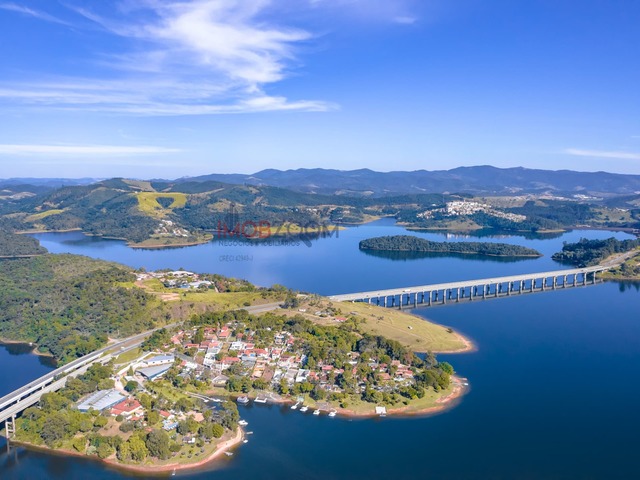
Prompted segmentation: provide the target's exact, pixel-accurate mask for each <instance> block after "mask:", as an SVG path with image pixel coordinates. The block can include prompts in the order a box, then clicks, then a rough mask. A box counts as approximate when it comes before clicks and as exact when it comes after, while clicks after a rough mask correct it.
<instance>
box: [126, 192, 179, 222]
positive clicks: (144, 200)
mask: <svg viewBox="0 0 640 480" xmlns="http://www.w3.org/2000/svg"><path fill="white" fill-rule="evenodd" d="M135 196H136V198H137V199H138V208H139V209H140V211H141V212H143V213H146V214H148V215H152V216H154V217H163V216H164V215H166V213H167V212H170V211H171V210H173V209H174V208H183V207H184V206H185V205H186V203H187V194H186V193H156V192H138V193H136V194H135ZM159 198H171V199H173V203H172V204H171V205H169V206H168V207H167V208H164V207H163V206H162V205H160V204H159V203H158V199H159Z"/></svg>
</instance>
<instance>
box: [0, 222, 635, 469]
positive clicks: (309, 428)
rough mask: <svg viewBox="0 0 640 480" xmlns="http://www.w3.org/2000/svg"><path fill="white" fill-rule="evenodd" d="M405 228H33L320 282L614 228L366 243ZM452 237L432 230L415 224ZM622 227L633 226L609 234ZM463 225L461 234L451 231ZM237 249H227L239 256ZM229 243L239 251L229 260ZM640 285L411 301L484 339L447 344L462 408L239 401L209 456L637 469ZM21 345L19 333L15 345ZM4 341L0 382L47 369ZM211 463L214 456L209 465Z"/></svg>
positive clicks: (160, 260)
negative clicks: (370, 409)
mask: <svg viewBox="0 0 640 480" xmlns="http://www.w3.org/2000/svg"><path fill="white" fill-rule="evenodd" d="M403 233H407V232H406V231H405V230H404V229H403V228H401V227H397V226H394V225H393V223H392V222H390V221H388V220H382V221H380V222H374V223H372V224H368V225H364V226H361V227H357V228H349V229H347V230H343V231H340V232H339V236H338V237H337V238H336V236H335V235H334V236H333V237H329V238H323V239H317V240H314V241H312V242H311V246H307V245H306V244H304V243H302V244H300V245H298V246H276V245H272V246H268V245H264V246H248V245H241V246H234V245H224V244H223V243H222V241H214V242H212V243H210V244H205V245H200V246H196V247H188V248H181V249H171V250H134V249H130V248H128V247H126V246H125V245H124V244H123V243H122V242H119V241H112V240H101V239H96V238H90V237H85V236H84V235H82V234H79V233H64V234H40V235H37V237H38V238H39V239H40V240H41V242H42V244H43V245H44V246H45V247H47V248H48V249H49V251H51V252H54V253H61V252H70V253H77V254H83V255H88V256H91V257H96V258H103V259H107V260H113V261H118V262H121V263H125V264H127V265H130V266H132V267H134V268H139V267H145V268H146V269H148V270H154V269H159V268H171V269H177V268H181V267H182V268H185V269H187V270H192V271H197V272H211V273H221V274H224V275H229V276H234V277H240V278H246V279H247V280H250V281H252V282H254V283H257V284H259V285H271V284H273V283H280V284H283V285H286V286H288V287H291V288H296V289H299V290H303V291H312V292H317V293H322V294H334V293H348V292H351V291H363V290H373V289H380V288H392V287H403V286H412V285H419V284H427V283H438V282H445V281H454V280H464V279H470V278H485V277H490V276H495V275H498V274H502V275H510V274H518V273H526V272H535V271H547V270H554V269H559V268H563V267H562V266H561V265H559V264H558V263H556V262H554V261H553V260H551V258H550V256H551V254H552V253H554V252H556V251H558V250H560V249H561V248H562V242H563V241H567V242H573V241H576V240H578V239H579V238H581V237H587V238H607V237H610V236H612V234H611V233H610V232H602V231H573V232H569V233H565V234H563V235H560V236H556V237H555V238H531V239H526V238H522V237H515V236H513V237H504V238H491V237H484V238H481V239H473V238H455V240H467V241H474V240H476V241H500V242H505V243H517V244H520V245H524V246H527V247H530V248H535V249H536V250H539V251H540V252H541V253H543V254H544V256H543V257H541V258H535V259H527V260H519V261H511V262H509V261H504V260H500V259H492V260H486V259H480V258H474V257H433V256H431V257H423V258H410V257H406V258H398V257H396V258H385V257H379V256H372V255H368V254H366V253H363V252H360V251H359V250H358V242H359V240H361V239H364V238H369V237H373V236H379V235H396V234H403ZM419 235H420V236H422V237H424V238H428V239H430V240H438V241H442V240H445V239H446V237H444V236H442V235H439V234H433V233H429V234H419ZM615 236H616V237H617V238H620V239H622V238H631V237H630V236H629V235H626V234H615ZM452 240H454V239H452ZM230 258H233V260H230ZM236 258H237V259H238V260H236ZM639 290H640V286H639V285H638V284H632V283H603V284H598V285H595V286H588V287H581V288H575V289H566V290H557V291H548V292H545V293H540V294H535V295H523V296H517V295H516V296H512V297H509V298H502V299H498V300H488V301H474V302H470V303H461V304H457V305H451V306H447V307H442V308H431V309H430V308H419V309H416V310H414V313H416V314H418V315H421V316H423V317H425V318H429V319H432V320H434V321H436V322H438V323H442V324H444V325H448V326H451V327H453V328H454V329H456V330H459V331H460V332H461V333H463V334H465V335H466V336H468V337H469V338H470V339H471V340H473V341H474V343H475V344H476V345H477V347H478V349H477V351H475V352H472V353H467V354H459V355H440V356H439V358H440V359H442V360H447V361H449V362H451V363H452V364H453V366H454V368H455V369H456V371H457V372H458V374H459V375H461V376H464V377H467V378H468V379H469V382H470V384H471V386H470V389H469V391H468V393H467V395H466V396H464V397H463V398H462V399H461V401H460V402H459V404H458V405H456V406H455V407H454V408H452V409H450V410H448V411H446V412H444V413H442V414H439V415H435V416H430V417H422V418H393V417H386V418H383V419H375V420H351V419H343V418H340V417H336V418H328V417H325V416H321V417H315V416H312V415H310V414H303V413H300V412H299V411H291V410H290V409H288V408H281V407H279V406H262V405H250V406H248V407H240V411H241V416H242V417H243V418H244V419H245V420H247V421H248V422H249V425H248V426H247V427H246V430H248V431H253V432H254V434H253V435H250V436H248V437H247V438H248V439H249V443H247V444H243V445H241V446H240V447H239V448H238V449H237V450H236V451H235V455H233V456H232V457H224V458H223V459H222V460H221V461H220V462H218V463H216V464H214V465H213V466H210V467H208V468H206V469H204V470H201V471H195V472H191V473H188V474H179V476H184V477H188V478H202V479H204V478H217V479H234V480H236V479H239V478H242V479H244V478H260V479H282V478H304V479H329V478H368V479H372V478H373V479H377V478H380V479H388V478H402V479H404V478H407V479H409V478H428V479H457V478H491V479H494V478H498V479H501V478H505V479H512V478H522V479H532V478H559V479H564V478H567V479H569V478H620V479H622V478H634V477H636V476H637V472H638V471H639V470H640V458H639V456H638V455H637V452H638V449H639V448H640V434H639V432H640V411H639V409H638V399H640V382H638V379H639V378H640V315H638V311H640V291H639ZM12 348H13V347H12ZM18 353H19V352H17V351H15V349H14V350H12V351H9V350H7V349H6V348H0V365H1V366H2V367H3V368H2V372H1V373H0V379H1V380H2V381H1V383H0V395H3V394H5V393H8V392H9V391H11V390H13V389H14V388H16V387H18V386H20V385H22V384H23V383H26V382H27V381H29V380H30V379H32V378H36V377H38V376H39V375H42V374H43V373H44V372H45V371H46V370H47V369H48V368H50V367H49V366H47V365H46V363H44V364H43V362H42V360H41V359H40V358H39V357H36V356H34V355H29V354H18ZM0 451H1V452H2V453H1V454H0V472H1V477H2V478H3V479H5V478H6V479H24V478H38V479H39V478H52V477H55V478H65V479H104V478H131V477H130V476H129V474H125V473H121V472H118V471H116V470H112V469H109V468H107V467H104V466H102V465H101V464H99V463H98V462H95V461H90V460H86V459H82V458H69V457H59V456H55V455H46V454H43V453H40V452H34V451H27V450H25V449H22V448H16V449H13V450H12V451H11V452H10V453H6V449H5V447H4V444H2V449H1V450H0ZM212 470H213V471H212Z"/></svg>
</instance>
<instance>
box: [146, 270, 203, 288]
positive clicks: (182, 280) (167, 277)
mask: <svg viewBox="0 0 640 480" xmlns="http://www.w3.org/2000/svg"><path fill="white" fill-rule="evenodd" d="M153 278H155V279H157V280H160V281H161V282H162V284H163V285H164V286H165V287H166V288H184V289H196V288H201V287H205V288H215V285H214V284H213V282H211V281H209V280H202V279H201V277H200V275H198V274H197V273H193V272H187V271H186V270H174V271H170V272H145V273H137V274H136V279H137V280H138V281H144V280H149V279H153Z"/></svg>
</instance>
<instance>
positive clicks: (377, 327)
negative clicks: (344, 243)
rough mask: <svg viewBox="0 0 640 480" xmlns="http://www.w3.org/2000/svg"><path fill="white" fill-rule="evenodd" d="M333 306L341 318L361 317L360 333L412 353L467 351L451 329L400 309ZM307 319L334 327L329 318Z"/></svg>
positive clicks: (337, 304)
mask: <svg viewBox="0 0 640 480" xmlns="http://www.w3.org/2000/svg"><path fill="white" fill-rule="evenodd" d="M333 307H334V308H337V309H339V310H340V315H342V316H344V317H349V316H350V315H356V316H357V317H359V318H363V319H364V320H365V322H364V323H363V324H362V325H360V327H359V328H360V329H361V330H362V331H364V332H366V333H370V334H372V335H382V336H383V337H387V338H390V339H392V340H397V341H398V342H400V343H402V344H403V345H405V346H407V347H409V348H411V349H412V350H413V351H414V352H427V351H430V352H435V353H437V352H454V351H463V350H465V349H467V348H469V345H468V344H467V343H465V341H464V339H463V338H462V337H461V336H460V335H459V334H457V333H456V332H454V331H453V330H450V329H448V328H447V327H444V326H442V325H438V324H435V323H431V322H428V321H427V320H424V319H423V318H420V317H417V316H415V315H411V314H409V313H406V312H402V311H400V310H394V309H391V308H384V307H378V306H375V305H369V304H366V303H361V302H354V303H350V302H344V303H340V302H333ZM312 309H316V310H317V309H318V307H310V310H312ZM307 316H308V317H310V318H311V319H313V320H314V321H317V322H319V323H322V324H325V325H336V322H335V320H334V319H333V318H331V317H326V318H322V317H315V316H314V315H310V314H309V315H307Z"/></svg>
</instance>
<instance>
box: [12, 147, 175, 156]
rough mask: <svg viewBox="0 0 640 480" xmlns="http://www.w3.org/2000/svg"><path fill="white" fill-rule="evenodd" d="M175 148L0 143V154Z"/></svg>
mask: <svg viewBox="0 0 640 480" xmlns="http://www.w3.org/2000/svg"><path fill="white" fill-rule="evenodd" d="M180 152H182V150H180V149H177V148H167V147H156V146H122V145H37V144H36V145H34V144H0V155H28V156H29V155H52V156H69V155H71V156H74V155H109V156H120V155H161V154H172V153H180Z"/></svg>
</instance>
